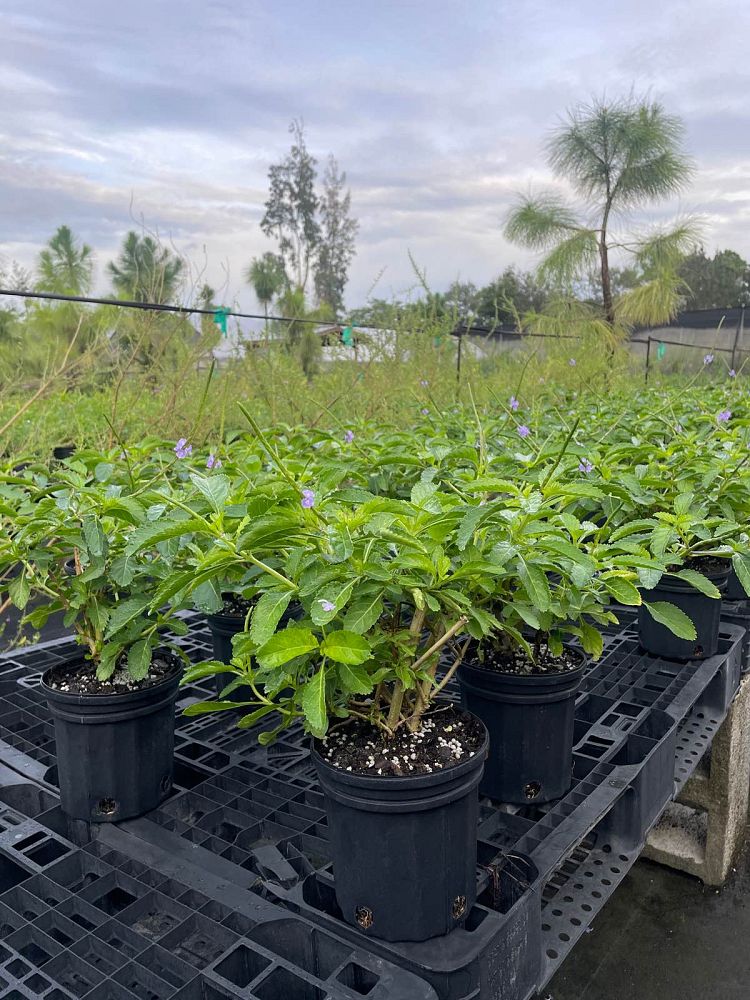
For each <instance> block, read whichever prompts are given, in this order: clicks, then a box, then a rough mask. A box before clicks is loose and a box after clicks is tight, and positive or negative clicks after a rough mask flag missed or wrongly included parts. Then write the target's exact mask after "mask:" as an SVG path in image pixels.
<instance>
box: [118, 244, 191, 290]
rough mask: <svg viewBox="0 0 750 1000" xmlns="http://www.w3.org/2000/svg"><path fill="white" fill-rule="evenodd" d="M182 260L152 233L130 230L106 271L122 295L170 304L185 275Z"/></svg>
mask: <svg viewBox="0 0 750 1000" xmlns="http://www.w3.org/2000/svg"><path fill="white" fill-rule="evenodd" d="M183 263H184V262H183V260H182V258H181V257H178V256H177V254H175V253H173V252H172V251H171V250H169V249H168V248H167V247H165V246H162V245H161V244H160V243H158V242H157V241H156V240H155V239H154V238H153V237H152V236H140V235H139V234H138V233H136V232H133V231H132V230H131V232H129V233H127V234H126V236H125V238H124V240H123V241H122V247H121V248H120V253H119V255H118V257H117V260H113V261H110V262H109V264H107V271H108V272H109V275H110V277H111V278H112V284H113V285H114V287H115V292H116V293H117V296H118V297H119V298H123V299H133V300H134V301H136V302H157V303H159V304H162V303H171V302H173V301H174V299H175V296H176V295H177V292H178V290H179V287H180V283H181V281H182V278H183V270H184V268H183Z"/></svg>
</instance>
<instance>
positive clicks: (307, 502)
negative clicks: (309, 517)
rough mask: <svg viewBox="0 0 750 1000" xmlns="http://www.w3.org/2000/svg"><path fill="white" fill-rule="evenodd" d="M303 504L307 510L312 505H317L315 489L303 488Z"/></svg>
mask: <svg viewBox="0 0 750 1000" xmlns="http://www.w3.org/2000/svg"><path fill="white" fill-rule="evenodd" d="M302 506H303V507H304V508H305V510H309V509H310V507H314V506H315V491H314V490H302Z"/></svg>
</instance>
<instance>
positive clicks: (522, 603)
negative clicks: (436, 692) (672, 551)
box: [458, 476, 655, 804]
mask: <svg viewBox="0 0 750 1000" xmlns="http://www.w3.org/2000/svg"><path fill="white" fill-rule="evenodd" d="M490 485H492V484H491V483H490V482H489V481H488V480H487V479H486V478H485V479H483V480H481V481H480V482H479V486H480V488H481V489H482V490H485V489H486V488H487V487H488V486H490ZM497 485H498V487H499V486H500V483H498V484H497ZM504 486H505V492H504V495H503V497H502V498H500V499H496V500H486V499H485V500H483V502H482V504H481V505H480V506H478V507H475V508H473V509H471V510H470V511H469V512H468V514H467V515H466V519H465V522H464V523H465V525H466V528H467V530H463V531H462V537H463V540H464V542H465V543H466V544H467V547H468V546H469V544H470V545H471V546H473V547H474V548H476V549H481V550H483V551H484V552H485V553H486V554H485V556H484V558H485V559H486V560H488V561H491V562H492V563H493V564H494V571H493V575H492V580H493V587H492V590H491V592H490V593H489V594H488V595H487V597H486V602H487V604H488V605H489V607H490V609H491V610H492V612H493V614H494V617H495V619H496V623H497V624H496V626H495V627H493V628H492V630H491V631H490V632H489V634H488V635H486V636H485V637H484V638H483V639H482V640H481V641H480V642H478V643H476V644H475V645H474V646H473V647H472V648H471V649H470V650H469V652H468V654H467V656H466V657H465V659H464V662H463V663H462V664H461V667H460V669H459V671H458V680H459V684H460V686H461V697H462V702H463V704H464V705H465V706H466V707H467V708H468V709H469V710H470V711H471V712H473V713H474V714H475V715H477V716H478V717H479V718H480V719H482V721H483V722H484V724H485V725H486V726H487V729H488V731H489V734H490V752H489V757H488V760H487V764H486V766H485V771H484V777H483V779H482V784H481V785H480V793H481V794H483V795H487V796H489V797H490V798H492V799H495V800H498V801H502V802H509V803H516V804H529V803H531V802H534V803H542V802H548V801H550V800H552V799H556V798H559V797H560V796H562V795H564V794H565V793H566V792H567V791H568V789H569V788H570V785H571V781H572V774H573V740H574V717H575V700H576V696H577V694H578V691H579V689H580V686H581V682H582V680H583V676H584V671H585V666H586V661H587V656H592V657H594V658H597V657H599V656H600V655H601V653H602V649H603V639H602V635H601V632H600V631H599V629H598V628H597V625H599V626H604V625H607V624H608V623H612V622H617V618H616V616H615V614H614V613H613V612H612V610H611V609H610V608H609V607H608V605H609V604H610V603H611V602H613V601H617V602H619V603H622V604H626V605H638V604H640V602H641V597H640V594H639V592H638V588H637V587H636V585H635V581H637V579H638V577H637V566H639V565H640V566H641V567H645V566H652V565H655V564H654V563H653V561H652V560H651V559H650V557H649V555H648V553H647V552H646V550H645V549H640V550H639V551H629V552H626V551H624V550H622V549H621V548H618V547H617V546H613V545H607V544H605V543H603V542H602V541H601V540H600V538H599V535H600V531H601V528H600V527H598V526H597V525H596V524H595V523H593V522H590V521H588V522H581V521H579V520H578V519H577V518H575V517H574V516H573V515H571V514H570V513H567V512H565V511H561V510H559V507H560V506H565V505H567V504H569V503H570V502H571V501H572V500H575V499H576V497H577V496H578V495H580V494H581V492H583V493H584V494H585V495H588V496H591V495H595V494H596V491H595V490H593V488H592V489H588V490H582V489H581V487H580V486H579V485H578V484H576V483H575V482H572V483H571V482H565V481H560V480H558V479H556V478H554V477H553V476H549V477H548V478H545V479H544V480H543V481H542V483H541V486H540V485H538V484H523V485H520V484H518V483H515V484H511V483H505V484H504ZM469 530H470V532H471V534H470V535H469Z"/></svg>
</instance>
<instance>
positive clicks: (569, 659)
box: [468, 643, 583, 675]
mask: <svg viewBox="0 0 750 1000" xmlns="http://www.w3.org/2000/svg"><path fill="white" fill-rule="evenodd" d="M468 662H469V665H470V666H472V667H482V668H483V669H485V670H494V671H495V672H496V673H499V674H516V675H522V674H528V675H541V674H567V673H570V671H571V670H577V669H578V668H579V667H580V666H581V664H582V663H583V658H582V654H581V653H579V652H578V651H577V650H572V649H568V648H567V647H565V648H564V649H563V651H562V655H561V656H553V655H552V653H550V651H549V649H547V646H546V644H545V643H542V644H541V645H540V647H539V653H538V655H537V657H536V660H533V661H532V660H530V659H529V658H528V656H527V655H526V653H525V652H524V650H523V649H497V648H495V647H492V646H482V647H481V648H480V649H479V650H478V651H477V656H476V659H472V660H470V661H468Z"/></svg>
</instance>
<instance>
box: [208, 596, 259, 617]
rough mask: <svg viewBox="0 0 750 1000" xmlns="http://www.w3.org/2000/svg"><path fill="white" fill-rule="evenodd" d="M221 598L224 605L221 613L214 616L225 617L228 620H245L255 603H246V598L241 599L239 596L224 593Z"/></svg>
mask: <svg viewBox="0 0 750 1000" xmlns="http://www.w3.org/2000/svg"><path fill="white" fill-rule="evenodd" d="M221 596H222V598H223V599H224V605H223V607H222V609H221V611H218V612H216V614H220V615H226V616H227V617H228V618H246V617H247V613H248V611H249V610H250V609H251V608H252V606H253V604H254V603H255V601H248V600H247V598H245V597H241V596H240V595H239V594H229V593H225V594H222V595H221Z"/></svg>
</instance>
